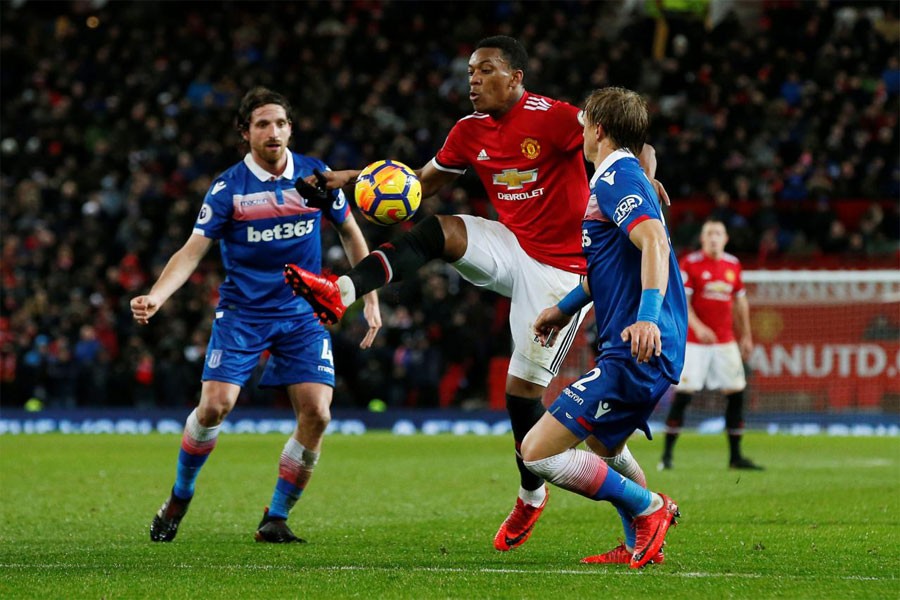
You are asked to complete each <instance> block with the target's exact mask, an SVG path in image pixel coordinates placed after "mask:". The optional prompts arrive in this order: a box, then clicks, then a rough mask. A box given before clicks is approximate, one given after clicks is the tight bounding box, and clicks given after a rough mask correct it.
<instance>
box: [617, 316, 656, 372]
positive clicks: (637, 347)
mask: <svg viewBox="0 0 900 600" xmlns="http://www.w3.org/2000/svg"><path fill="white" fill-rule="evenodd" d="M628 340H631V356H633V357H634V358H635V360H637V361H638V362H639V363H645V362H650V358H651V357H653V356H659V355H660V354H662V335H661V334H660V332H659V327H657V326H656V324H655V323H651V322H649V321H638V322H637V323H634V324H632V325H629V326H628V327H626V328H625V329H623V330H622V341H623V342H627V341H628Z"/></svg>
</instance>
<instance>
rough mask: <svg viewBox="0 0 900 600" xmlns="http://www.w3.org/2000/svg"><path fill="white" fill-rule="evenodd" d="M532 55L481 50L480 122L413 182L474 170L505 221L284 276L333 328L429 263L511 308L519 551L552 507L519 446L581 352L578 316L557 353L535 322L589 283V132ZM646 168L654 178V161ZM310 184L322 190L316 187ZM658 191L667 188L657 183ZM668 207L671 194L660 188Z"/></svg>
mask: <svg viewBox="0 0 900 600" xmlns="http://www.w3.org/2000/svg"><path fill="white" fill-rule="evenodd" d="M527 64H528V55H527V53H526V52H525V49H524V48H523V47H522V45H521V44H520V43H519V42H518V41H516V40H515V39H513V38H510V37H507V36H495V37H490V38H486V39H484V40H481V41H480V42H479V43H478V45H477V46H476V49H475V51H474V52H473V53H472V56H471V57H470V59H469V87H470V93H469V99H470V100H471V101H472V105H473V107H474V109H475V112H474V113H472V114H471V115H468V116H466V117H463V118H462V119H460V120H459V121H458V122H457V123H456V125H455V126H454V127H453V128H452V129H451V130H450V133H449V134H448V136H447V140H446V141H445V142H444V145H443V147H442V148H441V149H440V150H439V151H438V153H437V155H436V156H435V157H434V159H433V160H432V161H431V162H430V163H428V164H426V165H425V166H424V167H422V168H421V169H419V170H418V171H416V174H417V175H418V177H419V179H420V181H421V183H422V196H423V197H427V196H430V195H432V194H434V193H435V192H437V191H438V190H439V189H440V188H442V187H443V186H444V185H447V184H448V183H450V182H451V181H453V180H454V179H456V178H457V177H458V176H459V175H461V174H462V173H464V172H465V171H466V169H467V168H469V167H471V168H473V169H474V170H475V172H476V174H477V175H478V177H479V179H480V180H481V182H482V184H483V185H484V188H485V190H486V191H487V194H488V197H489V198H490V200H491V203H492V205H493V206H494V208H495V209H496V211H497V215H498V221H490V220H487V219H482V218H478V217H473V216H470V215H452V216H450V215H440V216H429V217H427V218H425V219H423V220H422V221H421V222H420V223H419V224H417V225H416V226H415V227H414V228H413V229H412V230H410V231H409V232H407V233H405V234H403V235H401V236H400V237H398V238H397V239H396V240H394V241H393V242H392V243H388V244H384V245H382V246H380V247H379V248H378V249H377V250H375V251H373V252H372V254H371V255H369V256H368V257H367V258H365V259H364V260H362V261H361V262H360V263H359V264H358V265H357V266H356V267H354V268H353V269H351V270H350V271H349V272H348V273H347V274H346V275H344V276H342V277H340V278H338V279H337V280H336V281H335V280H333V279H331V278H326V277H322V276H320V275H318V274H316V273H310V272H308V271H306V270H304V269H302V268H299V267H297V266H295V265H287V266H286V268H285V276H286V278H287V280H288V282H289V283H290V285H291V286H292V287H293V289H294V291H295V292H296V293H298V294H299V295H302V296H303V297H305V298H307V299H308V300H309V302H310V303H311V304H312V305H313V306H314V307H315V308H316V312H317V313H319V314H320V315H324V316H325V320H326V321H327V322H337V321H338V320H339V319H340V318H341V316H342V315H343V314H344V311H345V310H346V307H347V306H348V305H349V304H351V303H352V302H353V301H354V300H355V299H356V298H358V297H359V296H360V295H361V294H364V293H367V292H370V291H372V290H375V289H377V288H380V287H382V286H384V285H386V284H387V283H389V282H391V281H399V280H401V279H403V278H407V277H410V276H412V275H414V274H415V273H416V271H417V270H418V269H419V267H421V266H422V265H424V264H425V263H426V262H428V261H430V260H432V259H437V258H440V259H443V260H445V261H447V262H449V263H450V264H452V265H453V267H454V268H455V269H456V270H457V271H459V273H460V274H461V275H462V276H463V277H464V278H465V279H466V280H468V281H469V282H471V283H472V284H474V285H476V286H478V287H483V288H485V289H488V290H491V291H494V292H497V293H499V294H502V295H504V296H506V297H508V298H511V300H512V302H511V308H510V318H509V326H510V330H511V332H512V339H513V351H512V356H511V359H510V364H509V370H508V373H507V379H506V408H507V411H508V412H509V417H510V421H511V423H512V431H513V436H514V438H515V444H516V462H517V465H518V468H519V476H520V488H519V495H518V498H517V499H516V503H515V505H514V507H513V510H512V512H511V513H510V514H509V516H508V517H507V519H506V520H505V521H504V522H503V524H502V525H501V526H500V528H499V530H498V531H497V534H496V535H495V537H494V547H495V548H496V549H497V550H500V551H506V550H510V549H512V548H515V547H517V546H520V545H522V544H524V543H525V541H527V540H528V538H529V536H530V535H531V533H532V531H533V528H534V525H535V523H536V522H537V519H538V517H539V516H540V514H541V511H542V510H543V509H544V506H545V504H546V502H547V490H546V486H545V485H544V481H543V480H542V479H541V478H540V477H539V476H537V475H535V474H533V473H531V472H530V471H529V470H528V469H526V468H525V466H524V464H522V460H521V457H520V456H519V452H518V451H519V445H520V443H521V442H522V439H523V438H524V437H525V434H526V433H527V432H528V430H529V429H531V427H532V426H533V425H534V424H535V423H536V422H537V421H538V419H539V418H540V417H541V415H542V414H543V413H544V405H543V403H542V401H541V399H542V396H543V393H544V390H545V389H546V387H547V385H548V384H549V383H550V380H551V379H552V378H553V377H554V376H555V375H556V374H557V372H558V371H559V367H560V365H561V364H562V362H563V359H564V358H565V355H566V352H567V351H568V350H569V347H570V346H571V345H572V341H573V339H574V337H575V333H576V330H577V327H578V324H579V323H580V322H581V320H582V318H583V317H584V315H585V314H586V310H579V311H578V313H577V315H575V318H574V319H572V323H571V324H570V325H568V326H566V327H562V328H561V330H560V332H559V339H560V341H559V343H558V344H557V345H556V347H554V348H550V347H542V346H540V345H538V344H535V343H533V335H531V334H530V333H529V332H530V330H531V326H532V324H533V322H534V318H535V317H536V316H537V314H538V312H539V311H540V310H541V309H542V308H543V307H544V306H546V305H547V302H548V301H555V300H558V299H560V298H562V297H563V296H565V295H566V293H567V292H568V291H569V290H570V289H572V287H574V286H575V285H576V284H577V283H578V281H579V280H580V278H581V276H583V275H584V274H585V264H586V263H585V259H584V255H583V254H582V253H581V240H580V236H579V234H578V232H579V231H580V229H581V219H582V217H583V215H584V207H585V199H586V198H587V196H588V187H587V174H586V172H585V169H584V160H583V157H582V152H581V150H582V148H581V146H582V125H581V122H580V119H579V116H578V114H579V111H578V109H577V108H576V107H574V106H572V105H570V104H567V103H565V102H560V101H558V100H554V99H552V98H547V97H544V96H539V95H537V94H532V93H529V92H527V91H526V90H525V87H524V83H523V80H524V77H525V69H526V66H527ZM642 158H643V160H644V162H645V166H646V168H647V169H648V172H649V173H650V175H651V176H652V174H653V173H654V172H655V168H656V159H655V156H654V154H653V149H652V147H650V146H646V147H645V148H644V151H643V155H642ZM358 174H359V171H336V172H333V173H326V174H325V175H326V177H327V178H328V180H329V183H328V187H329V188H338V187H343V186H345V185H347V184H348V183H350V182H351V181H353V180H354V179H355V178H356V177H357V176H358ZM310 181H313V180H310ZM655 184H657V185H658V182H655ZM659 189H660V193H661V194H663V196H664V197H665V190H663V189H662V186H659Z"/></svg>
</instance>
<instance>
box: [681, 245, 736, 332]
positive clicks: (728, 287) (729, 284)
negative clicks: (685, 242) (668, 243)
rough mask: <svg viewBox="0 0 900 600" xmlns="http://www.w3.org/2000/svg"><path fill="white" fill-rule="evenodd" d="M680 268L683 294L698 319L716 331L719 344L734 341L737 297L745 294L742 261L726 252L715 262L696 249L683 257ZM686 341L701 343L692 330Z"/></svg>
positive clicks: (689, 330) (689, 329)
mask: <svg viewBox="0 0 900 600" xmlns="http://www.w3.org/2000/svg"><path fill="white" fill-rule="evenodd" d="M680 267H681V278H682V279H684V291H685V293H686V294H687V297H688V302H690V303H691V307H693V309H694V312H695V313H697V318H699V319H700V320H701V321H703V323H704V324H705V325H706V326H707V327H709V328H710V329H712V330H713V332H715V334H716V337H717V338H718V340H719V341H718V343H720V344H722V343H725V342H731V341H734V339H735V338H734V316H733V312H732V309H733V308H734V298H735V297H736V296H742V295H744V294H745V293H746V291H745V290H744V282H743V280H742V279H741V263H740V261H739V260H738V259H737V257H735V256H732V255H731V254H728V253H727V252H726V253H725V254H723V255H722V258H720V259H718V260H714V259H712V258H710V257H709V256H707V255H706V254H704V253H703V251H701V250H697V251H696V252H691V253H690V254H688V255H687V256H685V257H684V258H682V259H681V262H680ZM687 341H689V342H693V343H695V344H699V343H701V342H700V340H698V339H697V336H696V335H694V330H693V329H691V328H690V327H688V338H687Z"/></svg>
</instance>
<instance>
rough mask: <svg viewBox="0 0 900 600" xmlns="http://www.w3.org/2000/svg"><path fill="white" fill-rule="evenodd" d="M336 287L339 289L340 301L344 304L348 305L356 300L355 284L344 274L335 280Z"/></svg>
mask: <svg viewBox="0 0 900 600" xmlns="http://www.w3.org/2000/svg"><path fill="white" fill-rule="evenodd" d="M337 286H338V289H339V290H341V302H343V303H344V306H350V305H351V304H353V303H354V302H355V301H356V286H355V285H353V282H352V281H351V280H350V278H349V277H347V276H346V275H341V276H340V277H338V280H337Z"/></svg>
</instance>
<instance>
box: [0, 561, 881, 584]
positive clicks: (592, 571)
mask: <svg viewBox="0 0 900 600" xmlns="http://www.w3.org/2000/svg"><path fill="white" fill-rule="evenodd" d="M107 568H112V569H119V568H125V567H124V565H109V564H103V565H86V564H66V563H49V564H23V563H11V564H2V563H0V569H18V570H29V569H107ZM168 568H172V569H187V570H190V569H200V570H209V569H218V570H223V571H291V572H293V571H296V570H297V567H296V566H294V565H203V566H202V567H198V566H197V565H185V564H181V565H169V567H168ZM303 570H304V571H320V572H330V571H336V572H339V571H361V572H369V573H391V572H404V573H497V574H534V575H596V574H597V573H603V574H604V576H606V575H623V576H626V577H632V576H635V575H637V574H639V573H641V571H635V570H625V569H623V568H622V567H619V566H612V567H611V568H609V569H606V568H603V567H601V568H599V569H598V568H597V567H594V566H592V567H585V568H584V569H579V570H575V569H508V568H507V569H496V568H474V569H466V568H461V567H363V566H357V565H335V566H304V567H303ZM646 572H648V573H649V572H653V573H654V574H655V575H661V576H665V577H679V578H690V579H704V578H714V579H728V578H735V579H761V578H766V579H784V580H791V581H808V580H816V581H819V580H823V579H828V580H834V581H898V579H897V578H896V577H862V576H858V575H847V576H824V577H823V576H819V575H816V576H813V575H808V576H804V575H790V576H783V575H782V576H777V577H773V576H772V575H768V574H766V575H763V574H759V573H699V572H693V573H671V572H667V571H662V570H661V569H660V570H656V569H654V568H648V569H647V571H646Z"/></svg>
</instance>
